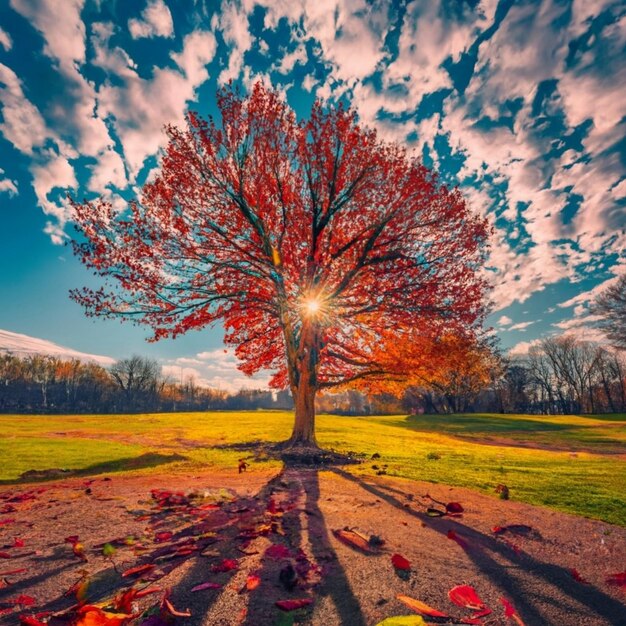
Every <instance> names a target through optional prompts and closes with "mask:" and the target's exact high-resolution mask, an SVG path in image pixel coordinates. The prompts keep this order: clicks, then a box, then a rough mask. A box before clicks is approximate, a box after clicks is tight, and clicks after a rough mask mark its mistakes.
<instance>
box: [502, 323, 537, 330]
mask: <svg viewBox="0 0 626 626" xmlns="http://www.w3.org/2000/svg"><path fill="white" fill-rule="evenodd" d="M534 323H535V322H534V321H533V322H519V323H517V324H513V326H511V327H510V328H508V329H507V330H526V329H527V328H528V327H529V326H532V325H533V324H534Z"/></svg>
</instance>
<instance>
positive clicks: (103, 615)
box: [71, 605, 133, 626]
mask: <svg viewBox="0 0 626 626" xmlns="http://www.w3.org/2000/svg"><path fill="white" fill-rule="evenodd" d="M132 617H133V616H132V615H127V614H126V613H109V612H108V611H105V610H103V609H101V608H100V607H97V606H91V605H85V606H82V607H80V608H79V609H78V610H77V612H76V620H74V621H72V622H71V624H72V626H124V624H126V622H128V620H129V619H131V618H132Z"/></svg>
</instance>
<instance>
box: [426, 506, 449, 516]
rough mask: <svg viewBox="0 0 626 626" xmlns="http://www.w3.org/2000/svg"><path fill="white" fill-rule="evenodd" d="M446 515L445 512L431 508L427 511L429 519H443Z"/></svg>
mask: <svg viewBox="0 0 626 626" xmlns="http://www.w3.org/2000/svg"><path fill="white" fill-rule="evenodd" d="M445 514H446V512H445V511H441V510H440V509H434V508H433V507H431V506H429V507H428V508H427V509H426V515H428V517H443V516H444V515H445Z"/></svg>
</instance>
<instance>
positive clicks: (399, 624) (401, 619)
mask: <svg viewBox="0 0 626 626" xmlns="http://www.w3.org/2000/svg"><path fill="white" fill-rule="evenodd" d="M376 626H426V622H425V621H424V620H423V619H422V618H421V617H420V616H419V615H396V616H395V617H388V618H387V619H384V620H383V621H382V622H378V624H376Z"/></svg>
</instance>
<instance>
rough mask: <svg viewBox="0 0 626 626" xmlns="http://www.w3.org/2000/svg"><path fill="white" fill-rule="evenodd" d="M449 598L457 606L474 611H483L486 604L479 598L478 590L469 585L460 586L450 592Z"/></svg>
mask: <svg viewBox="0 0 626 626" xmlns="http://www.w3.org/2000/svg"><path fill="white" fill-rule="evenodd" d="M448 598H450V601H451V602H453V603H454V604H456V605H457V606H463V607H465V608H467V609H471V610H472V611H482V610H483V609H484V608H486V607H485V603H484V602H483V601H482V600H481V599H480V598H479V597H478V594H477V593H476V590H475V589H474V588H473V587H470V586H469V585H458V586H457V587H453V588H452V589H450V591H448Z"/></svg>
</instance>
